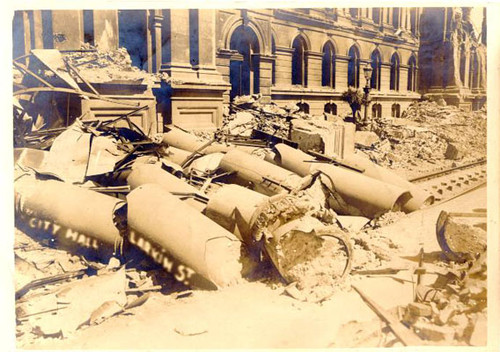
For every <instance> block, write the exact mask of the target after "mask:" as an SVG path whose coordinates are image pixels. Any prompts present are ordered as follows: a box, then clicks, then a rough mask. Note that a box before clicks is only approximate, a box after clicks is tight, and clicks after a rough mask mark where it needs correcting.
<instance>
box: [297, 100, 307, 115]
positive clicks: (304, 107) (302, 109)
mask: <svg viewBox="0 0 500 352" xmlns="http://www.w3.org/2000/svg"><path fill="white" fill-rule="evenodd" d="M297 106H298V108H299V111H300V112H305V113H306V114H309V104H307V103H297Z"/></svg>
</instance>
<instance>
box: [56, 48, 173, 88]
mask: <svg viewBox="0 0 500 352" xmlns="http://www.w3.org/2000/svg"><path fill="white" fill-rule="evenodd" d="M63 57H64V59H65V60H66V61H67V62H68V63H69V64H70V65H71V66H73V67H75V68H77V69H78V72H79V74H80V75H81V76H82V77H84V78H85V79H86V80H88V81H89V82H93V83H120V82H129V81H132V82H138V83H139V82H140V83H142V84H146V85H148V86H152V85H154V84H155V83H157V82H159V81H160V80H161V79H168V75H166V74H165V73H160V74H151V73H148V72H145V71H143V70H140V69H139V68H137V67H135V66H132V60H131V58H130V55H129V53H128V52H127V49H125V48H119V49H116V50H108V51H104V50H102V49H99V48H97V47H93V46H91V45H90V44H87V43H86V44H83V45H82V50H79V51H70V52H67V53H65V54H64V56H63Z"/></svg>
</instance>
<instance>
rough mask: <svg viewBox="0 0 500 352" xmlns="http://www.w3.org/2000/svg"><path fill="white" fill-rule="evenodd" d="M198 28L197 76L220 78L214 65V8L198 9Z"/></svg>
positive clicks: (201, 77)
mask: <svg viewBox="0 0 500 352" xmlns="http://www.w3.org/2000/svg"><path fill="white" fill-rule="evenodd" d="M198 28H199V30H198V33H199V40H198V42H199V48H198V54H199V55H198V56H199V64H198V66H199V67H198V68H199V77H200V79H208V80H212V79H216V80H220V79H221V78H220V73H219V72H217V70H216V65H215V37H216V33H215V10H206V9H199V10H198ZM228 66H229V65H228Z"/></svg>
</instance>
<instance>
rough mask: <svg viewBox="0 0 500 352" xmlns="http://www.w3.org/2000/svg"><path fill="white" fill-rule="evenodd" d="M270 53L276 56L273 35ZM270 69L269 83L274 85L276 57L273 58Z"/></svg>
mask: <svg viewBox="0 0 500 352" xmlns="http://www.w3.org/2000/svg"><path fill="white" fill-rule="evenodd" d="M271 54H272V55H273V56H276V41H275V40H274V35H272V36H271ZM271 69H272V72H271V84H272V85H273V86H274V85H275V84H276V59H274V60H273V64H272V68H271Z"/></svg>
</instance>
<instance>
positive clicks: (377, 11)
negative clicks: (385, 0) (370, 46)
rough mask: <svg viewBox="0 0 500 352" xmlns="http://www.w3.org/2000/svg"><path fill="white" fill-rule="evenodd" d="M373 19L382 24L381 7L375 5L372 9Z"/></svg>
mask: <svg viewBox="0 0 500 352" xmlns="http://www.w3.org/2000/svg"><path fill="white" fill-rule="evenodd" d="M372 19H373V22H374V23H376V24H380V7H374V8H373V9H372Z"/></svg>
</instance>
